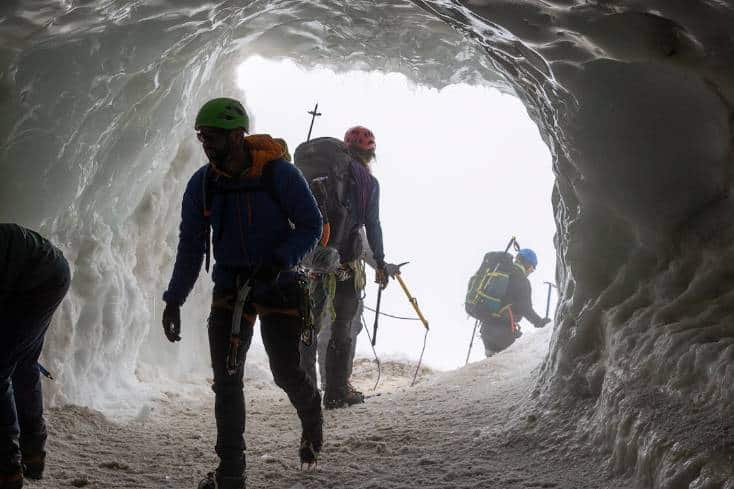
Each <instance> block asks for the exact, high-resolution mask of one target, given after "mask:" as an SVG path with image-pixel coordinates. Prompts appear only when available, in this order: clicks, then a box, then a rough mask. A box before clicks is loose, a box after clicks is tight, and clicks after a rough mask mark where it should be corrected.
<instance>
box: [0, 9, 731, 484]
mask: <svg viewBox="0 0 734 489" xmlns="http://www.w3.org/2000/svg"><path fill="white" fill-rule="evenodd" d="M733 27H734V4H732V2H730V1H727V0H647V1H643V0H627V1H621V0H607V1H600V0H586V1H581V0H462V1H460V0H354V1H349V2H344V1H334V0H321V1H318V2H314V1H304V0H274V1H260V0H252V1H244V0H209V1H206V2H201V1H196V0H175V1H174V0H156V1H141V0H105V1H97V2H95V1H88V0H4V1H3V2H2V5H1V6H0V60H2V62H1V63H0V104H1V106H2V114H1V115H0V163H1V164H2V174H3V177H2V178H1V179H0V220H1V221H2V222H16V223H19V224H22V225H24V226H28V227H31V228H33V229H38V230H41V231H42V232H43V234H44V235H46V236H48V237H49V238H51V239H52V240H53V241H54V242H55V243H57V244H58V246H59V247H60V248H61V249H63V251H64V254H65V255H66V257H67V258H68V260H69V262H70V263H71V265H72V271H73V281H72V286H71V290H70V292H69V295H68V297H67V299H66V300H65V301H64V303H63V304H62V307H61V308H60V310H59V312H58V313H57V315H56V317H55V319H54V324H53V325H52V327H51V329H50V331H49V334H48V336H47V338H46V345H45V354H44V357H43V361H44V362H45V363H46V364H47V366H48V367H49V368H50V369H51V370H53V371H54V373H55V375H56V377H57V381H56V382H55V383H49V384H46V385H45V386H44V388H45V397H46V402H47V405H48V406H49V407H50V410H49V411H48V413H47V414H48V417H49V426H50V439H49V443H50V444H51V448H50V449H49V464H50V471H49V472H48V474H47V476H46V477H45V479H44V480H43V481H41V482H39V483H34V484H28V485H29V486H30V487H39V488H60V487H99V488H102V487H136V488H154V487H155V488H160V487H172V488H174V487H175V488H178V487H195V478H196V476H197V475H199V474H200V472H201V471H202V470H204V468H203V467H204V466H205V465H209V464H213V463H214V462H213V460H214V459H213V457H214V455H213V451H212V442H211V439H210V436H209V435H208V434H207V435H202V434H199V433H198V432H197V431H196V430H195V429H192V428H191V426H193V425H195V424H196V423H209V424H211V423H212V420H211V419H210V418H211V412H208V414H207V413H205V412H201V411H199V410H196V409H193V408H190V407H186V406H187V402H186V400H185V399H186V395H187V393H191V392H194V391H197V390H202V387H201V384H200V383H197V382H195V381H193V380H187V379H206V377H207V376H208V375H210V373H209V372H208V369H206V368H204V369H199V370H196V371H194V370H195V369H194V367H192V366H191V365H192V364H191V362H188V361H187V359H188V358H191V357H192V356H197V355H198V356H203V357H204V358H206V355H208V350H207V346H206V345H205V344H204V343H202V342H197V341H191V342H189V343H188V344H186V345H185V347H183V348H181V349H178V350H173V349H170V348H164V347H163V345H164V338H163V336H162V334H161V333H160V328H159V326H158V324H157V323H156V324H151V321H149V320H148V318H149V317H151V316H154V317H155V316H156V315H158V316H159V315H160V311H159V310H157V308H160V307H162V305H161V302H160V300H159V298H160V293H161V291H162V290H164V289H165V286H166V282H167V280H168V277H169V274H170V269H171V266H172V262H173V259H174V255H175V250H176V243H177V239H178V235H177V225H178V220H179V213H180V195H181V194H182V192H183V189H184V186H185V185H186V182H187V180H188V178H189V176H190V174H191V173H192V172H193V171H194V170H195V169H196V168H198V166H200V164H201V154H200V148H199V146H198V145H197V144H196V141H195V139H194V138H192V137H191V130H192V127H193V125H192V124H193V117H194V115H195V113H196V110H197V108H198V107H199V106H200V105H201V104H202V103H203V102H204V101H206V100H208V99H209V98H212V97H215V96H220V95H222V94H226V93H234V92H236V91H237V86H236V84H237V73H236V71H237V68H238V66H240V64H241V62H242V61H243V60H245V59H248V58H250V57H252V56H259V57H262V58H264V59H268V60H290V61H292V62H293V63H295V64H297V65H298V66H301V67H305V68H310V67H316V66H320V67H327V68H329V69H331V70H334V71H336V72H348V71H350V70H377V71H382V72H385V73H398V74H401V75H404V76H405V77H407V78H408V79H409V80H411V81H412V82H414V83H416V84H419V85H420V86H426V87H434V88H442V87H446V86H449V85H452V84H456V83H468V84H471V85H479V86H490V87H495V88H498V89H500V90H501V91H502V92H503V93H505V94H510V95H513V96H515V97H517V98H518V99H519V100H520V101H521V102H522V103H523V104H524V107H525V109H526V110H527V113H528V115H529V116H530V118H531V119H532V121H533V122H534V123H535V124H536V125H537V128H538V130H539V132H540V135H541V136H542V139H543V141H544V143H545V144H546V145H547V147H548V149H549V150H550V154H551V156H552V168H553V173H554V175H555V184H554V187H553V193H552V207H553V215H554V218H555V228H556V235H555V250H556V253H557V265H556V270H555V280H556V283H557V284H558V286H559V294H560V299H559V302H558V308H557V311H556V316H555V322H554V325H553V329H552V331H548V334H549V335H551V334H552V336H551V337H550V339H549V342H550V348H549V349H548V348H547V347H545V348H538V349H537V351H532V352H528V351H512V352H508V355H507V357H506V358H505V359H504V360H502V359H500V358H499V356H498V357H497V358H490V359H488V360H485V361H482V362H477V363H473V364H471V365H470V366H469V367H466V368H464V369H459V370H456V371H452V372H445V373H443V374H441V375H438V376H436V377H435V378H433V379H432V380H430V381H429V382H426V383H423V384H419V385H418V386H416V388H414V389H411V390H404V391H401V392H398V393H397V394H394V395H392V396H388V395H384V396H381V397H377V398H375V399H374V400H373V401H374V402H371V403H369V402H368V403H367V404H366V405H365V407H360V408H358V409H354V410H351V409H350V410H342V411H345V412H343V413H339V416H333V415H329V417H327V420H326V432H327V435H326V437H327V438H326V446H327V447H328V445H329V443H331V447H330V448H326V452H325V454H324V457H323V458H324V462H323V465H322V466H321V467H320V468H319V471H317V472H315V473H302V472H299V471H298V468H297V467H296V464H295V460H291V458H293V457H291V456H290V455H292V454H291V453H290V452H289V450H291V451H292V447H291V445H292V444H293V443H295V441H294V440H295V439H296V434H293V435H292V436H291V435H288V436H291V438H292V439H289V438H288V437H287V436H286V437H285V438H278V436H280V435H278V433H279V432H278V431H277V430H275V431H273V429H272V428H268V429H270V430H271V431H269V432H263V431H262V430H261V431H258V426H260V427H262V426H263V425H271V426H273V425H275V424H280V425H283V426H286V427H290V428H292V427H294V426H295V424H294V423H295V418H294V416H293V414H292V412H291V411H288V410H287V409H286V408H288V409H290V406H287V402H285V403H284V401H283V396H282V395H281V394H279V393H277V392H276V391H271V390H268V389H270V387H264V386H266V384H267V382H264V381H263V382H261V383H258V382H259V381H261V380H262V379H261V377H262V378H265V377H267V376H266V374H265V373H260V372H258V371H257V369H254V371H248V377H249V378H250V379H251V380H252V384H253V385H255V386H256V387H249V386H248V387H246V392H247V396H248V409H249V410H252V414H250V412H248V427H247V429H248V452H249V457H250V460H252V462H248V464H249V465H248V471H250V470H251V469H252V473H251V474H250V475H248V487H279V488H280V487H283V488H286V487H287V488H294V489H295V488H317V487H319V488H320V487H334V488H336V487H355V488H356V487H359V488H365V489H366V488H378V487H379V488H408V487H426V488H428V487H430V488H448V487H450V488H467V489H468V488H490V487H518V488H520V487H559V488H571V487H582V486H586V487H600V488H601V487H604V488H607V487H609V488H612V487H640V488H643V487H650V488H690V489H714V488H722V489H734V322H733V321H734V292H732V290H733V287H732V286H733V285H734V262H732V263H729V262H728V261H727V260H728V259H729V258H732V259H733V260H734V251H732V250H733V248H732V246H731V244H730V243H729V242H728V240H729V237H731V238H732V239H734V228H732V227H731V226H729V225H728V224H727V223H728V222H729V221H730V220H731V216H732V215H734V203H732V201H731V199H730V196H729V192H730V185H731V182H730V181H729V180H730V179H731V178H732V170H731V168H730V167H729V165H732V164H734V151H733V147H732V144H733V142H734V132H733V129H732V124H733V122H734V108H733V107H734V29H733ZM254 118H255V120H257V114H255V115H254ZM730 235H731V236H730ZM209 287H210V285H209V284H208V283H207V281H206V280H205V279H200V280H199V282H198V284H197V289H196V292H195V293H194V295H193V296H192V297H193V299H192V300H193V302H194V304H193V305H192V306H191V309H190V310H189V311H195V312H190V314H189V317H187V320H188V321H190V322H196V321H198V322H201V323H202V324H203V323H204V322H205V314H206V312H205V311H206V310H207V307H208V303H207V301H209V297H208V296H207V290H208V288H209ZM729 301H732V303H731V304H730V303H729ZM727 304H730V305H727ZM202 338H203V336H202ZM532 355H534V356H535V358H536V360H535V362H536V363H534V364H533V365H532V366H531V367H527V368H525V367H523V368H522V369H520V370H513V364H521V363H527V362H526V360H527V358H528V357H529V356H532ZM204 367H206V365H205V364H204ZM536 367H537V368H536ZM174 383H177V384H176V385H179V391H178V392H177V393H171V392H164V394H163V395H164V396H168V400H169V402H168V404H165V405H163V406H162V407H161V406H156V407H153V408H149V409H147V410H142V411H140V410H138V406H139V405H140V403H139V401H140V400H141V399H149V398H151V397H155V396H160V395H161V394H160V391H161V389H162V388H161V386H170V385H174ZM267 385H269V384H267ZM248 389H249V390H248ZM204 390H207V389H204ZM258 390H262V393H257V391H258ZM189 391H191V392H189ZM253 391H256V393H252V392H253ZM191 396H194V394H191ZM121 397H123V398H124V399H125V401H124V402H123V401H121V400H120V398H121ZM253 399H254V400H255V401H257V402H255V404H252V402H254V401H253ZM263 399H266V400H267V401H268V403H270V404H272V405H274V406H276V407H273V408H272V409H273V412H272V413H269V408H267V407H266V406H265V404H266V402H265V401H263ZM258 403H259V404H258ZM111 404H116V407H117V409H119V410H121V411H120V412H125V413H126V414H127V417H126V418H125V420H124V421H120V420H117V421H115V420H110V419H108V418H106V417H105V416H104V415H103V414H101V413H100V412H99V411H98V410H97V409H100V410H102V412H104V407H105V406H107V405H111ZM371 409H373V410H377V411H370V410H371ZM150 410H155V411H156V413H153V414H151V413H150V412H148V411H150ZM250 420H252V421H250ZM153 421H155V422H153ZM207 429H211V428H210V427H209V428H207ZM329 430H332V432H333V433H334V436H333V437H332V439H331V441H329V438H328V437H329V435H328V433H329ZM294 433H295V431H294ZM100 440H101V441H102V442H103V443H102V444H100V443H94V442H100ZM153 440H155V443H153ZM268 444H270V445H268ZM62 454H63V455H62ZM289 454H290V455H289Z"/></svg>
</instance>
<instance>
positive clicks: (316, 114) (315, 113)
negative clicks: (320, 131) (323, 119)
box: [306, 102, 321, 142]
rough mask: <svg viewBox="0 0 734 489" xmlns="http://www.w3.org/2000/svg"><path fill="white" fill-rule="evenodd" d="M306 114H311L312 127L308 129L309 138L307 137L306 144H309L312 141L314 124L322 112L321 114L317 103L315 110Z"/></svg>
mask: <svg viewBox="0 0 734 489" xmlns="http://www.w3.org/2000/svg"><path fill="white" fill-rule="evenodd" d="M306 113H307V114H311V125H310V126H309V128H308V136H306V142H309V141H311V131H312V130H313V123H314V121H315V120H316V118H317V117H320V116H321V112H319V103H318V102H316V106H315V107H314V108H313V110H309V111H308V112H306Z"/></svg>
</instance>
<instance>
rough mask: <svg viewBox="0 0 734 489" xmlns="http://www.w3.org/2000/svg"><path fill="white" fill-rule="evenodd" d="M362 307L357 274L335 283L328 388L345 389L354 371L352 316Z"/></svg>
mask: <svg viewBox="0 0 734 489" xmlns="http://www.w3.org/2000/svg"><path fill="white" fill-rule="evenodd" d="M358 308H359V294H358V292H357V290H356V288H355V286H354V277H351V278H350V279H349V280H345V281H343V282H337V283H336V293H335V295H334V312H335V313H336V316H335V319H334V321H333V322H332V323H331V338H330V339H329V344H328V347H327V349H326V362H325V367H326V391H327V392H329V391H332V392H335V391H343V390H345V389H346V386H347V382H348V381H349V375H350V373H351V371H352V369H351V365H350V363H351V361H352V334H351V331H352V328H351V325H352V320H353V319H354V316H355V314H356V313H357V309H358Z"/></svg>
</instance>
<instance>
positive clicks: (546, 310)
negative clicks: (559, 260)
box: [543, 282, 558, 319]
mask: <svg viewBox="0 0 734 489" xmlns="http://www.w3.org/2000/svg"><path fill="white" fill-rule="evenodd" d="M543 283H545V284H548V299H547V300H546V301H545V318H546V319H550V318H549V317H548V313H549V312H550V298H551V289H553V288H554V287H555V288H556V289H557V288H558V287H557V286H556V284H553V283H551V282H543Z"/></svg>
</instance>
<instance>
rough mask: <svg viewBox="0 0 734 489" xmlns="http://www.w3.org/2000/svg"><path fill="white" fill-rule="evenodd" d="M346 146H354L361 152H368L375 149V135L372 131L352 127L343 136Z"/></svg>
mask: <svg viewBox="0 0 734 489" xmlns="http://www.w3.org/2000/svg"><path fill="white" fill-rule="evenodd" d="M344 142H345V143H346V144H347V146H355V147H357V148H359V149H361V150H363V151H369V150H371V149H375V148H376V147H377V143H375V135H374V134H372V131H370V130H369V129H367V128H366V127H362V126H354V127H353V128H351V129H349V130H348V131H347V133H346V134H345V135H344Z"/></svg>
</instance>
